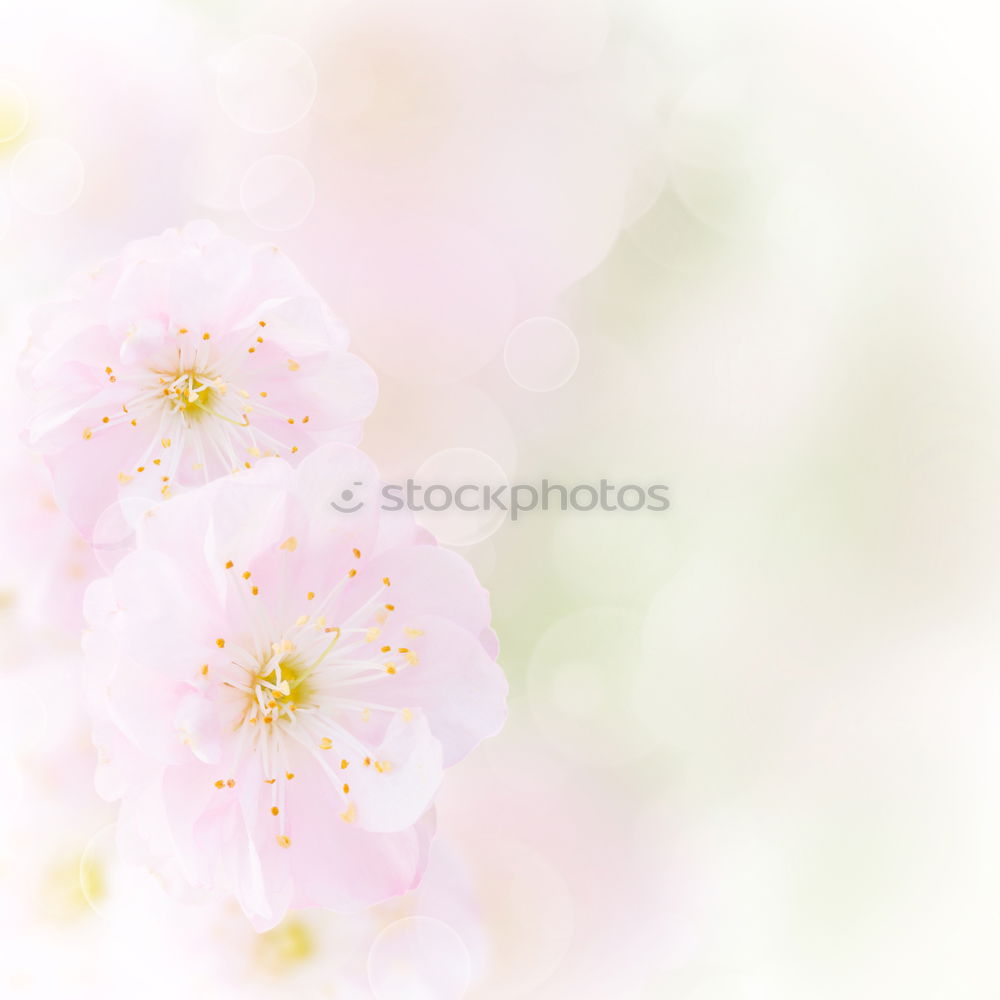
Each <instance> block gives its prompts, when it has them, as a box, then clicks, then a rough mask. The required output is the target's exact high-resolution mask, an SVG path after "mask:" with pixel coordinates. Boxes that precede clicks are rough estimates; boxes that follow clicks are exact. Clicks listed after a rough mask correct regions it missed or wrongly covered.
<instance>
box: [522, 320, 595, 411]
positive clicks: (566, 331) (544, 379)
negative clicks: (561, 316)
mask: <svg viewBox="0 0 1000 1000" xmlns="http://www.w3.org/2000/svg"><path fill="white" fill-rule="evenodd" d="M503 360H504V364H505V365H506V367H507V373H508V374H509V375H510V377H511V378H512V379H513V380H514V381H515V382H516V383H517V384H518V385H519V386H521V388H522V389H530V390H531V391H532V392H550V391H551V390H553V389H558V388H559V387H560V386H563V385H565V384H566V383H567V382H568V381H569V380H570V379H571V378H572V377H573V373H574V372H575V371H576V366H577V365H578V364H579V363H580V345H579V343H578V342H577V339H576V334H574V333H573V331H572V330H571V329H570V328H569V327H568V326H567V325H566V324H565V323H562V322H560V321H559V320H557V319H552V318H551V317H550V316H535V317H533V318H532V319H527V320H525V321H524V322H523V323H519V324H518V325H517V326H516V327H514V329H513V330H512V331H511V333H510V336H509V337H508V338H507V343H506V345H505V346H504V351H503Z"/></svg>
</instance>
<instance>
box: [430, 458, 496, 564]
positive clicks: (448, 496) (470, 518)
mask: <svg viewBox="0 0 1000 1000" xmlns="http://www.w3.org/2000/svg"><path fill="white" fill-rule="evenodd" d="M413 481H414V483H415V484H417V485H419V486H421V487H422V491H421V494H420V495H419V496H417V495H416V494H414V495H415V497H416V499H417V501H418V502H419V504H420V505H421V506H423V507H424V508H425V509H424V510H421V511H417V513H416V515H415V516H416V519H417V522H418V523H419V524H420V525H421V527H424V528H426V529H427V530H428V531H430V532H431V533H432V534H434V536H435V537H436V538H437V539H438V541H440V542H442V543H444V544H445V545H475V544H476V543H477V542H481V541H483V539H485V538H488V537H489V536H490V535H492V534H493V533H494V532H495V531H497V529H498V528H499V527H500V526H501V525H502V524H503V523H504V521H505V520H506V518H507V512H506V511H505V510H501V509H500V508H499V507H498V506H497V504H496V503H495V502H494V501H493V499H492V497H487V491H490V492H491V493H493V492H495V491H496V490H497V489H498V488H500V487H502V486H506V485H507V476H506V473H505V472H504V470H503V469H502V468H501V467H500V465H499V463H498V462H497V461H496V460H495V459H493V458H491V457H490V456H489V455H487V454H486V453H485V452H483V451H479V450H478V449H477V448H446V449H445V450H444V451H439V452H437V453H436V454H434V455H431V457H430V458H428V459H427V461H425V462H424V463H423V464H422V465H421V466H420V468H419V469H417V471H416V473H415V474H414V476H413ZM501 499H503V498H501ZM462 506H464V507H466V508H470V509H466V510H463V509H462Z"/></svg>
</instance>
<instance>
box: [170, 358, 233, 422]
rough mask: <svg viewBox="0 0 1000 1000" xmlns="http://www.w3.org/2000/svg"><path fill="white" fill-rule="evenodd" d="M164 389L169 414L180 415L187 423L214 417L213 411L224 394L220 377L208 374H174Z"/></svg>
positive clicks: (195, 372)
mask: <svg viewBox="0 0 1000 1000" xmlns="http://www.w3.org/2000/svg"><path fill="white" fill-rule="evenodd" d="M167 377H168V378H170V381H169V383H168V384H167V385H166V386H165V387H164V395H165V396H166V397H167V402H168V405H169V407H170V412H172V413H180V414H182V415H183V416H184V417H185V418H186V419H187V420H188V421H189V422H190V421H193V420H201V419H202V418H204V417H206V416H209V415H215V409H216V407H217V405H218V404H219V403H220V402H221V397H222V396H224V395H225V393H226V388H227V386H226V383H225V382H224V381H223V380H222V378H221V376H218V375H213V374H211V373H208V372H200V371H183V372H176V373H174V374H173V376H172V377H170V376H167Z"/></svg>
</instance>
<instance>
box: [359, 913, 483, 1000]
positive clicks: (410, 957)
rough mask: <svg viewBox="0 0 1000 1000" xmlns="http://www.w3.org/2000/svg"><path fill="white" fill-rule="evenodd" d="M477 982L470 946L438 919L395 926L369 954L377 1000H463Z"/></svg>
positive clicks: (419, 919)
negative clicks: (474, 977)
mask: <svg viewBox="0 0 1000 1000" xmlns="http://www.w3.org/2000/svg"><path fill="white" fill-rule="evenodd" d="M471 978H472V963H471V961H470V959H469V952H468V949H467V948H466V947H465V943H464V942H463V941H462V939H461V938H460V937H459V936H458V934H457V933H456V932H455V931H454V930H453V929H452V928H451V927H449V926H448V925H447V924H446V923H443V922H442V921H440V920H435V919H434V918H433V917H406V918H405V919H403V920H397V921H396V922H395V923H392V924H389V926H388V927H386V928H385V930H383V931H382V933H381V934H379V936H378V937H377V938H376V939H375V943H374V944H373V945H372V947H371V951H370V952H369V954H368V981H369V983H370V984H371V988H372V992H373V993H374V994H375V996H376V998H377V1000H460V998H461V997H463V996H465V993H466V990H468V988H469V982H470V980H471Z"/></svg>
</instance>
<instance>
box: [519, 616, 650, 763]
mask: <svg viewBox="0 0 1000 1000" xmlns="http://www.w3.org/2000/svg"><path fill="white" fill-rule="evenodd" d="M642 624H643V618H642V615H640V614H639V613H638V612H637V611H632V610H628V609H622V608H601V607H597V608H586V609H584V610H582V611H578V612H576V613H574V614H571V615H567V616H566V617H565V618H563V619H561V620H560V621H558V622H556V623H555V624H554V625H553V626H552V627H551V628H549V629H548V631H547V632H545V634H544V635H543V636H542V637H541V639H540V640H539V641H538V643H537V645H536V646H535V649H534V651H533V652H532V655H531V659H530V661H529V664H528V694H529V697H530V699H531V708H532V712H533V714H534V717H535V721H536V723H537V725H538V727H539V729H540V731H541V732H542V733H543V734H544V735H545V736H546V738H548V739H549V740H551V741H552V742H553V743H554V744H555V745H556V746H558V747H559V748H560V750H562V751H563V752H564V753H566V754H568V755H569V756H571V757H573V758H574V759H577V760H581V761H585V762H589V763H600V764H602V765H605V766H610V765H613V764H623V763H626V762H628V761H631V760H634V759H636V758H638V757H642V756H644V755H646V754H648V753H649V752H650V751H651V750H653V749H654V748H655V747H656V745H657V744H658V743H659V742H660V740H661V739H662V738H663V736H664V734H665V733H664V730H663V729H662V727H659V726H656V725H650V724H647V723H646V722H645V720H644V719H643V718H642V717H640V716H639V714H638V713H637V712H636V706H635V700H636V698H635V689H636V684H637V678H638V677H639V676H640V675H641V657H642V644H641V634H642Z"/></svg>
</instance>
